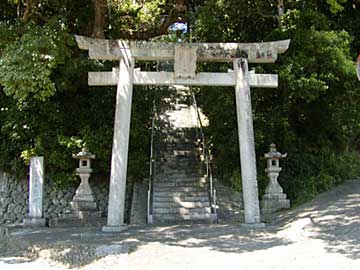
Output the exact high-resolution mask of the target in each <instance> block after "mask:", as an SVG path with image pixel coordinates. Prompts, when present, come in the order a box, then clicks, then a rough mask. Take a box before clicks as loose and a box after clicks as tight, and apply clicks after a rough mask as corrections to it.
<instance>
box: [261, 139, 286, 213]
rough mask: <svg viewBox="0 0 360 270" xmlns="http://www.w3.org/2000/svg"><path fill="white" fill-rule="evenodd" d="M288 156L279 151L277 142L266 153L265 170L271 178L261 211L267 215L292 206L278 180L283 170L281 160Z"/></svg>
mask: <svg viewBox="0 0 360 270" xmlns="http://www.w3.org/2000/svg"><path fill="white" fill-rule="evenodd" d="M286 156H287V154H284V155H283V154H281V153H280V152H277V150H276V146H275V144H271V145H270V152H269V153H266V154H265V158H266V159H267V169H266V170H265V171H266V172H267V174H268V177H269V180H270V181H269V184H268V186H267V187H266V189H265V194H264V196H263V198H262V205H261V211H262V213H263V214H265V215H267V214H271V213H273V212H276V211H277V210H280V209H287V208H290V201H289V200H287V199H286V194H285V193H284V192H283V189H282V188H281V186H280V184H279V182H278V181H277V179H278V177H279V174H280V172H281V167H280V166H279V160H280V158H284V157H286ZM265 219H266V217H265Z"/></svg>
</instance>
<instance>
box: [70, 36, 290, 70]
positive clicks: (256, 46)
mask: <svg viewBox="0 0 360 270" xmlns="http://www.w3.org/2000/svg"><path fill="white" fill-rule="evenodd" d="M75 37H76V41H77V44H78V46H79V47H80V49H83V50H89V56H90V58H92V59H104V60H119V59H120V58H121V57H122V51H123V49H129V50H130V52H131V55H132V56H133V57H134V58H135V59H136V60H145V61H157V60H160V61H168V60H174V54H175V46H179V45H180V46H187V47H191V48H196V55H197V61H217V62H232V61H234V59H236V58H247V59H248V62H249V63H273V62H275V61H276V59H277V55H278V54H281V53H284V52H285V51H286V50H287V49H288V47H289V44H290V40H289V39H287V40H280V41H273V42H259V43H181V44H176V43H167V42H166V43H165V42H151V41H125V40H109V39H95V38H89V37H84V36H75Z"/></svg>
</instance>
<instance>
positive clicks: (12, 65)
mask: <svg viewBox="0 0 360 270" xmlns="http://www.w3.org/2000/svg"><path fill="white" fill-rule="evenodd" d="M61 23H62V22H61V21H60V24H61ZM64 30H65V29H62V28H60V29H56V28H54V27H52V26H49V25H46V26H43V27H40V26H33V25H30V26H28V27H27V29H26V30H25V33H24V34H23V35H22V36H20V37H19V38H17V39H16V40H15V41H14V42H12V43H11V44H9V45H8V46H6V48H5V50H4V52H3V54H2V57H1V59H0V83H1V84H2V85H3V87H4V92H5V93H6V94H7V95H9V96H14V97H15V98H16V99H19V100H24V99H26V98H28V97H29V96H31V97H32V98H35V99H38V100H41V101H45V100H46V99H47V98H49V97H51V96H53V95H54V94H55V92H56V86H55V84H54V82H53V80H52V78H51V77H52V76H53V71H54V70H55V69H56V68H57V67H58V66H59V65H61V64H63V63H64V61H65V60H67V59H68V58H69V56H70V54H71V51H70V49H69V47H68V46H69V44H71V38H70V37H69V35H68V34H67V33H66V32H65V31H64Z"/></svg>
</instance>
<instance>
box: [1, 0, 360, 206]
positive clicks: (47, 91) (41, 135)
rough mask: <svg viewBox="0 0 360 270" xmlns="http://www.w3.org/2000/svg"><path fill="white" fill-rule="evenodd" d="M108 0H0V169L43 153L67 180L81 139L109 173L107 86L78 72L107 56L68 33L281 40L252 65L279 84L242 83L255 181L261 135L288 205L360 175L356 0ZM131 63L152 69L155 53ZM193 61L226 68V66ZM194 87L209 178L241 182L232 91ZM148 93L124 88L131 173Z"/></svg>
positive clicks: (147, 117)
mask: <svg viewBox="0 0 360 270" xmlns="http://www.w3.org/2000/svg"><path fill="white" fill-rule="evenodd" d="M109 3H110V2H109V1H104V0H101V1H67V0H65V1H55V0H33V1H25V3H24V1H19V0H11V1H10V0H9V1H7V0H6V1H1V3H0V138H1V140H0V153H1V155H0V169H1V170H4V171H7V172H10V173H12V174H17V175H24V174H26V172H27V166H25V165H26V163H27V161H28V160H29V158H30V156H32V155H44V156H45V160H46V171H47V174H48V175H49V176H50V177H52V178H53V179H54V180H56V181H57V182H58V183H59V184H68V183H69V182H71V181H73V179H74V173H73V172H74V168H75V167H76V161H74V160H72V158H71V154H72V153H75V152H77V151H78V150H79V149H80V148H81V147H82V146H84V145H86V146H87V147H88V148H89V149H90V151H92V152H93V153H95V154H96V155H97V160H96V161H95V162H94V163H93V164H94V167H95V173H98V174H108V173H109V169H110V157H111V145H112V134H113V116H114V110H115V91H116V89H115V87H89V86H88V85H87V72H88V71H101V70H103V71H106V70H107V71H108V70H111V68H112V67H113V66H115V65H116V63H110V62H107V61H92V60H89V59H88V56H87V52H84V51H80V50H79V49H78V48H77V45H76V43H75V40H74V36H73V35H74V34H81V35H86V36H91V35H92V36H99V35H100V36H101V35H104V36H105V38H139V37H141V38H144V39H150V38H154V40H159V39H162V40H169V41H171V40H172V41H176V40H178V39H179V38H180V39H181V40H183V41H197V42H254V41H270V40H279V39H287V38H291V40H292V42H291V45H290V48H289V51H288V52H287V53H286V54H284V55H282V56H280V57H279V60H278V61H277V63H275V64H271V65H261V66H255V65H254V66H252V67H251V68H254V69H255V70H256V72H258V73H276V74H279V88H278V89H253V90H252V102H253V111H254V127H255V139H256V152H257V155H258V159H257V162H258V173H259V185H260V191H261V192H262V191H263V190H264V188H265V186H266V184H267V177H266V175H265V172H264V169H265V168H264V166H265V162H264V161H263V160H262V159H261V156H262V155H263V153H265V152H267V151H268V147H269V144H270V143H271V142H274V143H276V144H277V146H278V149H279V150H280V151H282V152H288V153H289V156H288V158H287V159H286V160H284V161H283V162H282V166H283V173H282V174H281V176H280V178H279V181H280V182H281V184H282V186H283V187H284V190H285V192H286V193H287V194H288V195H289V197H290V199H292V200H293V201H294V202H296V203H300V202H302V201H304V200H308V199H310V198H312V197H313V196H314V195H316V194H317V193H319V192H322V191H325V190H328V189H330V188H331V187H333V186H334V185H337V184H339V183H341V182H343V181H344V180H346V179H348V178H354V177H356V176H358V175H359V172H360V156H359V153H358V149H359V135H360V122H359V119H360V102H359V101H360V95H359V94H360V85H359V81H358V80H357V78H356V73H355V59H356V56H357V54H358V53H359V51H360V39H359V37H360V33H359V31H360V6H359V5H360V3H359V2H358V1H355V0H354V1H340V0H326V1H325V0H324V1H310V0H301V1H285V7H284V9H283V10H282V12H280V10H279V9H278V7H277V4H276V3H274V1H265V0H259V1H250V2H249V1H235V0H230V1H202V0H197V1H175V0H173V1H160V0H157V1H135V3H134V1H130V0H129V1H111V3H110V4H109ZM101 5H102V6H101ZM104 6H105V8H106V12H104V10H103V9H104ZM100 9H101V10H100ZM97 16H100V17H97ZM169 22H171V23H173V22H186V23H187V26H188V31H187V32H186V33H182V32H181V31H175V30H174V31H169V29H168V28H166V27H167V24H168V23H169ZM165 26H166V27H165ZM164 27H165V28H164ZM96 33H97V34H96ZM138 65H139V66H141V67H142V69H144V70H155V69H156V63H139V64H138ZM200 68H201V69H202V70H204V71H215V70H216V71H219V70H220V71H224V72H226V71H227V69H228V68H232V66H231V65H230V64H229V65H227V64H203V65H201V66H200ZM195 90H196V92H197V97H198V99H199V105H200V106H201V107H202V108H203V110H204V112H205V113H206V115H207V116H208V117H209V120H210V123H211V124H210V127H209V128H208V129H207V135H208V137H209V138H211V139H210V143H213V145H214V146H213V148H212V152H213V154H214V157H215V165H216V172H217V175H218V178H220V179H222V180H223V181H224V182H227V183H228V184H231V185H232V186H234V187H235V188H237V189H241V179H240V171H239V170H240V169H239V154H238V152H239V150H238V137H237V126H236V125H237V123H236V114H235V104H234V90H233V89H227V88H221V89H220V88H219V89H215V88H214V87H209V88H201V89H195ZM155 95H157V100H159V99H160V97H161V93H159V91H157V90H156V89H154V88H151V87H136V88H135V89H134V96H133V109H132V123H131V135H130V151H129V169H128V174H129V176H131V177H130V178H129V179H131V181H135V180H136V179H142V178H144V177H146V176H147V162H148V149H149V128H150V125H151V110H152V100H153V98H154V96H155Z"/></svg>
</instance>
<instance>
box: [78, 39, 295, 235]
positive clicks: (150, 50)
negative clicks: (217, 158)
mask: <svg viewBox="0 0 360 270" xmlns="http://www.w3.org/2000/svg"><path fill="white" fill-rule="evenodd" d="M76 41H77V43H78V46H79V47H80V49H84V50H89V56H90V58H92V59H104V60H116V61H119V68H114V69H113V70H112V71H109V72H89V76H88V82H89V85H117V95H116V110H115V123H114V137H113V146H112V158H111V172H110V191H109V207H108V217H107V225H106V226H104V227H103V228H102V230H103V231H104V232H119V231H122V230H123V229H124V228H126V227H125V225H124V206H125V187H126V173H127V160H128V145H129V129H130V119H131V102H132V91H133V85H134V84H135V85H169V86H170V85H197V86H203V85H211V86H234V87H235V96H236V111H237V121H238V133H239V146H240V161H241V176H242V186H243V197H244V209H245V224H246V225H249V226H257V225H258V224H260V209H259V199H258V185H257V172H256V159H255V143H254V131H253V121H252V111H251V95H250V87H267V88H276V87H277V86H278V77H277V75H275V74H255V73H253V72H249V71H248V63H274V62H275V61H276V59H277V55H278V54H281V53H284V52H285V51H286V50H287V49H288V47H289V43H290V40H282V41H275V42H264V43H180V44H174V43H162V42H147V41H124V40H106V39H92V38H88V37H83V36H76ZM136 60H143V61H144V60H145V61H168V60H170V61H174V62H175V63H174V72H144V71H140V69H135V68H134V66H135V61H136ZM197 61H217V62H233V66H234V70H231V71H229V72H227V73H207V72H200V73H196V62H197Z"/></svg>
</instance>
